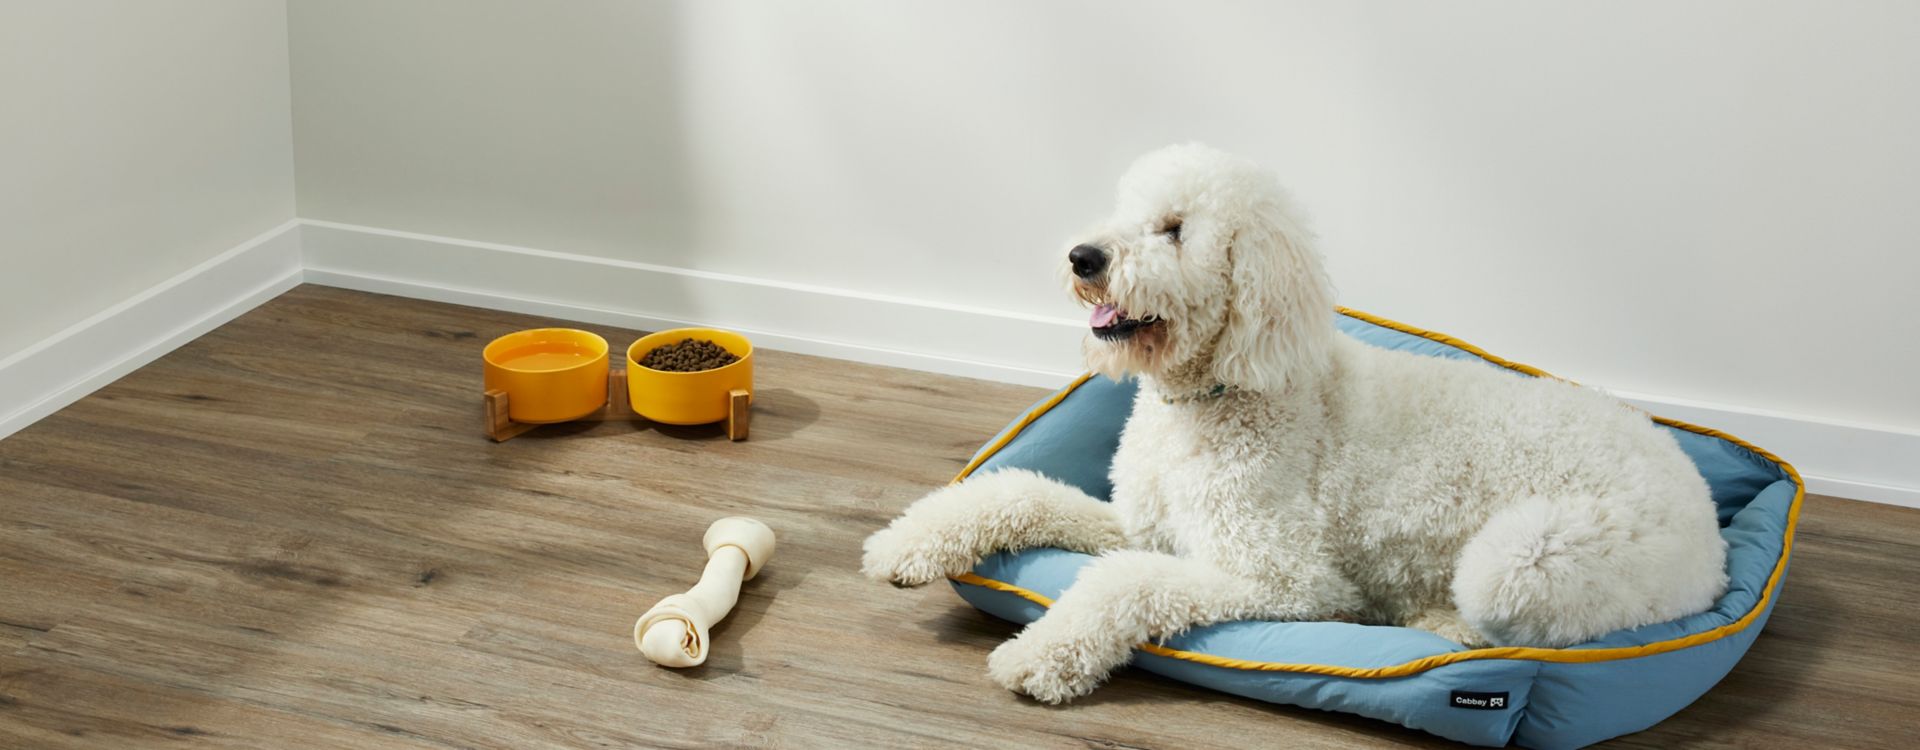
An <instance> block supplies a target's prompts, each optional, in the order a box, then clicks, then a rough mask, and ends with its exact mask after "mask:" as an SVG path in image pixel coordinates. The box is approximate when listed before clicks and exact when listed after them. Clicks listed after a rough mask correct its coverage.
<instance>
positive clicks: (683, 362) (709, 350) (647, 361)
mask: <svg viewBox="0 0 1920 750" xmlns="http://www.w3.org/2000/svg"><path fill="white" fill-rule="evenodd" d="M738 361H740V358H739V357H737V356H735V355H734V353H733V352H730V351H727V350H726V349H724V348H721V346H720V345H719V344H716V343H713V342H711V341H708V340H706V339H701V340H699V341H695V340H693V339H681V340H680V342H679V343H675V344H667V345H665V346H658V347H654V349H653V351H650V352H647V356H645V357H642V358H641V359H640V366H641V367H645V368H647V369H649V370H662V371H665V372H699V371H701V370H711V369H714V368H716V367H726V366H727V365H730V364H733V363H735V362H738Z"/></svg>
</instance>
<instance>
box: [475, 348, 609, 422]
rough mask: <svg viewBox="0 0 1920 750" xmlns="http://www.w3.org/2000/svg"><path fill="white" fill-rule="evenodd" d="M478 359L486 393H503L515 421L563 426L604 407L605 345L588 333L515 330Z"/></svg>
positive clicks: (508, 409) (605, 380)
mask: <svg viewBox="0 0 1920 750" xmlns="http://www.w3.org/2000/svg"><path fill="white" fill-rule="evenodd" d="M481 357H482V358H484V359H485V360H486V363H487V372H486V384H487V390H489V391H493V390H499V391H506V393H507V415H508V416H510V417H512V418H513V421H515V422H526V423H530V424H548V423H552V422H566V421H570V420H575V419H579V418H581V417H584V416H586V415H588V414H592V413H593V412H594V411H596V410H598V409H599V408H600V407H602V406H605V405H606V403H607V340H606V339H603V338H600V337H599V336H596V335H594V334H591V333H588V332H586V331H578V330H574V329H572V328H535V329H532V330H527V331H516V332H514V333H509V334H507V335H505V336H501V337H500V338H497V339H494V340H493V341H492V342H491V343H488V344H487V348H486V349H485V350H483V351H482V352H481Z"/></svg>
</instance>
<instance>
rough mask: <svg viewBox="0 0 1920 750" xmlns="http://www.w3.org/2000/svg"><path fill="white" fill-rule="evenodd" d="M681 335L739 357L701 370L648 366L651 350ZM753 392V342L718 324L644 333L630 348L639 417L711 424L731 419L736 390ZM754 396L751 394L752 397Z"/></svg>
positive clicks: (630, 389)
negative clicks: (643, 363) (733, 393)
mask: <svg viewBox="0 0 1920 750" xmlns="http://www.w3.org/2000/svg"><path fill="white" fill-rule="evenodd" d="M681 339H705V340H708V341H712V342H713V343H715V344H718V345H719V346H720V348H722V349H725V350H727V351H729V352H732V353H733V355H734V356H736V357H739V358H740V359H738V360H735V361H734V362H733V364H730V365H727V366H725V367H716V368H714V369H711V370H701V371H699V372H664V371H661V370H654V369H650V368H647V367H644V366H642V365H641V364H640V360H642V359H645V358H646V356H647V352H650V351H653V350H654V349H655V348H658V347H661V346H666V345H667V344H672V343H676V342H678V341H680V340H681ZM736 390H741V391H746V392H747V393H748V394H752V392H753V343H752V342H750V341H747V337H745V336H742V335H740V334H737V333H734V332H732V331H722V330H719V329H716V328H675V329H673V330H670V331H661V332H659V333H652V334H648V335H646V336H642V337H641V338H640V340H639V341H635V342H633V346H629V347H627V397H628V399H629V400H631V401H632V403H633V410H634V411H636V412H639V414H640V416H643V417H646V418H647V419H651V420H653V421H655V422H662V423H665V424H681V425H687V424H707V423H710V422H718V421H721V420H724V419H726V418H727V413H728V409H729V408H730V406H731V399H732V396H731V394H732V392H733V391H736ZM748 398H749V399H751V398H752V397H751V395H749V396H748Z"/></svg>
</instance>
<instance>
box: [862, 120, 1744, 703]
mask: <svg viewBox="0 0 1920 750" xmlns="http://www.w3.org/2000/svg"><path fill="white" fill-rule="evenodd" d="M1295 213H1296V212H1295V211H1294V209H1293V207H1292V205H1291V201H1290V200H1289V199H1288V197H1287V195H1286V193H1285V192H1284V191H1283V190H1281V188H1280V187H1279V185H1278V184H1277V182H1276V181H1275V180H1274V178H1273V177H1271V176H1270V175H1269V174H1267V173H1266V172H1264V171H1262V170H1260V169H1258V168H1256V167H1254V166H1253V165H1251V164H1249V163H1247V162H1244V161H1241V160H1239V159H1236V158H1234V157H1232V156H1229V155H1226V154H1223V153H1220V152H1218V151H1214V150H1211V149H1208V148H1205V147H1203V146H1197V145H1185V146H1174V147H1171V148H1167V149H1162V150H1160V151H1157V152H1154V153H1152V154H1148V155H1147V156H1145V157H1142V158H1141V160H1140V161H1139V162H1137V163H1135V165H1134V166H1133V168H1132V169H1131V170H1130V171H1129V172H1128V174H1127V175H1126V176H1125V177H1124V178H1123V179H1122V180H1121V182H1120V189H1119V201H1118V208H1117V209H1116V211H1115V213H1114V215H1113V217H1112V218H1111V219H1109V220H1108V221H1107V222H1106V223H1105V224H1104V225H1103V226H1102V227H1101V228H1100V229H1099V230H1098V231H1096V232H1094V233H1092V234H1090V235H1089V236H1088V237H1086V238H1085V239H1084V241H1083V243H1082V244H1089V245H1093V246H1096V247H1099V248H1101V249H1103V250H1104V252H1105V253H1106V255H1107V256H1108V257H1109V258H1110V262H1109V263H1108V265H1107V267H1106V268H1105V269H1104V270H1103V271H1102V272H1100V273H1098V274H1097V275H1092V276H1091V277H1090V278H1077V279H1074V280H1073V282H1072V283H1073V288H1074V293H1075V294H1076V295H1077V296H1079V297H1080V298H1081V299H1083V300H1085V301H1088V302H1090V303H1095V304H1104V305H1110V306H1112V307H1113V308H1115V309H1118V310H1122V311H1124V313H1125V315H1126V316H1127V317H1129V318H1133V319H1136V320H1140V319H1144V320H1150V321H1157V322H1154V323H1152V324H1151V325H1146V326H1143V327H1142V328H1141V329H1140V330H1139V331H1138V332H1137V333H1135V334H1134V335H1132V336H1130V337H1126V338H1121V339H1118V340H1106V339H1102V338H1098V337H1094V336H1089V337H1088V339H1087V343H1086V347H1085V353H1086V357H1087V361H1088V363H1089V365H1090V366H1092V367H1093V368H1094V369H1095V370H1097V371H1099V372H1102V373H1104V374H1107V375H1110V376H1116V377H1119V376H1125V375H1133V376H1137V377H1138V378H1139V379H1140V382H1141V388H1140V394H1139V397H1138V398H1137V399H1136V401H1135V402H1134V408H1133V414H1132V416H1131V417H1130V418H1129V419H1128V421H1127V425H1126V429H1125V431H1124V433H1123V434H1122V436H1121V441H1120V449H1119V452H1118V453H1117V454H1116V455H1115V456H1114V460H1113V465H1112V469H1111V473H1112V479H1113V484H1114V490H1113V502H1112V504H1111V505H1107V504H1104V503H1101V502H1099V501H1097V500H1094V499H1092V498H1090V497H1087V496H1086V495H1084V494H1083V493H1081V492H1080V491H1079V490H1077V489H1073V488H1071V487H1067V486H1065V485H1062V484H1060V483H1058V482H1054V481H1052V480H1048V479H1045V478H1043V477H1039V476H1037V475H1035V474H1032V473H1030V472H1016V471H1004V472H997V473H990V474H983V475H980V476H976V477H973V478H971V479H969V480H967V481H966V482H964V483H962V484H958V485H954V486H950V487H947V488H945V489H942V490H939V491H937V492H934V493H933V494H931V495H929V496H927V497H926V498H925V499H923V500H921V501H919V502H917V503H915V504H914V505H913V506H911V507H909V508H908V509H907V512H906V513H905V514H904V515H902V516H901V517H900V518H899V519H897V520H895V521H894V522H893V524H892V525H891V526H889V527H888V528H886V529H884V530H882V531H880V532H878V533H876V534H874V535H873V536H872V537H871V538H869V539H868V540H867V543H866V555H865V560H864V563H863V568H864V570H865V571H866V572H867V574H868V575H871V576H873V577H875V578H878V579H883V580H889V581H892V582H894V583H896V584H900V585H918V584H922V583H926V582H928V581H931V580H935V579H938V578H941V577H944V576H949V575H957V574H960V573H964V572H966V571H967V570H969V569H971V568H972V567H973V565H975V564H976V563H978V562H979V561H980V559H981V558H982V557H984V556H985V555H986V554H988V553H990V552H992V551H994V550H998V549H1018V548H1025V547H1034V546H1056V547H1064V548H1067V549H1074V550H1079V551H1083V552H1087V553H1089V554H1095V555H1100V559H1098V560H1096V561H1094V562H1093V563H1092V564H1090V565H1088V566H1087V567H1086V568H1085V569H1083V570H1082V572H1081V573H1080V575H1079V577H1078V579H1076V581H1075V582H1074V584H1073V586H1072V587H1071V588H1069V589H1068V590H1067V591H1066V593H1065V594H1063V595H1062V596H1061V597H1060V599H1059V601H1057V602H1055V604H1054V606H1053V607H1052V608H1051V609H1050V610H1049V611H1048V612H1047V614H1046V615H1045V616H1043V617H1041V618H1040V619H1039V620H1038V621H1036V622H1034V623H1033V624H1032V625H1029V626H1028V627H1027V628H1026V630H1024V631H1022V632H1021V633H1020V635H1019V636H1018V637H1016V638H1014V639H1013V640H1011V641H1009V642H1007V643H1006V644H1004V645H1002V646H1001V647H1000V648H998V649H996V650H995V651H994V652H993V654H992V656H991V657H990V658H989V660H988V673H989V674H990V675H991V676H992V677H993V678H994V680H995V681H997V682H999V683H1000V684H1002V685H1004V686H1006V687H1007V688H1009V689H1012V690H1016V691H1020V692H1024V693H1027V694H1029V695H1032V696H1033V697H1035V698H1038V699H1040V700H1044V701H1047V702H1060V701H1065V700H1069V699H1071V698H1073V697H1075V696H1079V695H1084V694H1085V693H1086V692H1088V691H1089V690H1092V689H1093V688H1094V687H1095V686H1097V685H1098V684H1099V683H1100V682H1101V681H1102V680H1104V679H1106V677H1107V675H1108V674H1109V673H1110V672H1111V671H1112V670H1113V669H1114V668H1115V667H1117V666H1120V665H1122V664H1124V663H1125V662H1126V661H1127V659H1128V657H1129V655H1130V653H1131V649H1132V647H1133V645H1134V644H1137V643H1140V642H1142V641H1147V640H1155V639H1164V638H1167V637H1169V636H1172V635H1175V634H1178V633H1180V632H1182V631H1185V630H1186V629H1188V628H1191V627H1194V626H1198V625H1206V624H1210V623H1215V622H1222V621H1228V620H1237V619H1248V618H1265V619H1280V620H1307V619H1333V618H1342V619H1357V620H1360V621H1363V622H1375V623H1390V624H1398V625H1406V626H1409V627H1418V628H1423V629H1427V630H1431V631H1433V632H1436V633H1439V634H1440V635H1442V636H1445V637H1447V638H1451V639H1454V640H1456V641H1459V642H1462V643H1467V644H1469V645H1485V644H1502V645H1531V646H1564V645H1569V644H1574V643H1579V642H1582V641H1585V640H1589V639H1591V638H1594V637H1596V636H1599V635H1601V634H1603V633H1607V632H1610V631H1613V630H1617V629H1620V628H1627V627H1634V626H1638V625H1645V624H1649V623H1654V622H1661V621H1665V620H1671V619H1674V618H1676V617H1681V616H1684V615H1688V614H1692V613H1695V612H1699V611H1702V610H1705V609H1706V608H1707V607H1709V606H1711V605H1712V603H1713V601H1714V600H1715V599H1716V598H1718V597H1719V596H1720V594H1721V593H1722V592H1723V591H1724V590H1725V588H1726V581H1727V579H1726V574H1725V557H1726V545H1725V542H1724V541H1723V540H1722V539H1721V538H1720V535H1719V526H1718V523H1717V520H1716V516H1715V513H1714V506H1713V503H1712V501H1711V500H1710V498H1709V496H1708V492H1707V487H1706V484H1705V483H1704V482H1703V481H1702V480H1701V479H1700V476H1699V475H1698V473H1697V472H1696V471H1695V470H1694V468H1693V465H1692V463H1691V462H1689V461H1688V460H1687V457H1686V456H1685V455H1684V454H1683V453H1681V451H1680V449H1679V446H1678V445H1677V444H1675V442H1674V440H1673V438H1672V437H1671V436H1669V435H1668V434H1667V433H1666V432H1665V431H1663V430H1661V429H1659V428H1657V427H1656V426H1654V425H1653V424H1652V423H1651V422H1650V421H1649V420H1648V419H1647V417H1646V415H1645V414H1642V413H1640V412H1638V411H1635V410H1634V409H1632V408H1631V407H1628V406H1626V405H1624V404H1621V403H1620V402H1618V401H1615V400H1613V399H1611V398H1608V397H1606V396H1604V395H1602V394H1599V393H1596V392H1593V391H1590V390H1586V389H1583V388H1579V387H1576V386H1573V385H1570V384H1567V383H1564V382H1560V381H1554V380H1547V379H1532V378H1523V377H1516V376H1513V375H1511V374H1509V373H1504V372H1501V371H1499V370H1496V369H1494V368H1491V367H1488V366H1486V365H1484V364H1480V363H1475V362H1465V361H1457V360H1446V359H1438V358H1433V357H1426V356H1420V355H1415V354H1410V353H1405V352H1395V351H1387V350H1383V349H1378V348H1374V347H1369V346H1366V345H1364V344H1360V343H1358V342H1356V341H1353V340H1351V339H1349V338H1347V337H1345V336H1341V335H1339V334H1338V333H1337V332H1336V331H1335V329H1334V327H1333V323H1332V319H1331V316H1332V314H1333V312H1332V307H1333V300H1332V290H1331V285H1330V284H1329V283H1328V280H1327V278H1326V275H1325V272H1324V271H1323V270H1322V267H1321V261H1320V258H1319V255H1318V253H1317V252H1316V251H1315V250H1314V249H1313V248H1312V246H1311V244H1310V237H1311V235H1310V234H1309V233H1308V232H1307V231H1306V229H1305V228H1304V226H1303V225H1302V224H1301V222H1300V220H1299V219H1297V218H1296V215H1295Z"/></svg>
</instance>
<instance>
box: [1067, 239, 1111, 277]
mask: <svg viewBox="0 0 1920 750" xmlns="http://www.w3.org/2000/svg"><path fill="white" fill-rule="evenodd" d="M1067 262H1068V263H1072V264H1073V275H1075V276H1078V277H1080V278H1083V279H1091V278H1093V277H1095V276H1099V275H1100V272H1101V271H1105V270H1107V251H1105V250H1102V249H1100V248H1097V247H1094V246H1092V245H1080V246H1078V247H1075V248H1074V249H1072V250H1070V251H1068V252H1067Z"/></svg>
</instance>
